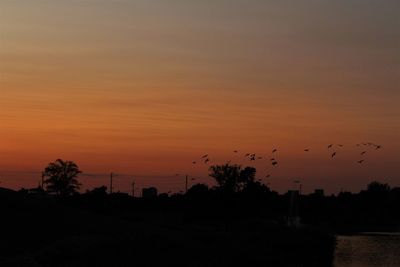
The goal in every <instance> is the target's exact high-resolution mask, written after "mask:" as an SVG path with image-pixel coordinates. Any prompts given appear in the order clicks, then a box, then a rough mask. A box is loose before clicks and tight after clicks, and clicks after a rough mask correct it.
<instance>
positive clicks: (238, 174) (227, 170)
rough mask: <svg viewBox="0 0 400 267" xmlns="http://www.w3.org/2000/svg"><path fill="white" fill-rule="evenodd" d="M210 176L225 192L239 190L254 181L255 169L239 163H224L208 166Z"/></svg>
mask: <svg viewBox="0 0 400 267" xmlns="http://www.w3.org/2000/svg"><path fill="white" fill-rule="evenodd" d="M209 175H210V176H211V177H213V178H214V179H215V181H216V182H217V184H218V185H219V187H220V188H221V189H222V190H223V191H226V192H239V191H241V190H242V189H243V188H244V187H246V186H247V185H248V184H250V183H254V181H255V176H256V169H255V168H253V167H246V168H244V169H242V167H241V166H240V165H236V164H233V165H231V164H229V163H226V164H224V165H215V166H211V167H210V174H209Z"/></svg>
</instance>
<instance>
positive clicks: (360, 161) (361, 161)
mask: <svg viewBox="0 0 400 267" xmlns="http://www.w3.org/2000/svg"><path fill="white" fill-rule="evenodd" d="M364 161H365V160H364V159H362V160H359V161H357V162H358V163H360V164H361V163H363V162H364Z"/></svg>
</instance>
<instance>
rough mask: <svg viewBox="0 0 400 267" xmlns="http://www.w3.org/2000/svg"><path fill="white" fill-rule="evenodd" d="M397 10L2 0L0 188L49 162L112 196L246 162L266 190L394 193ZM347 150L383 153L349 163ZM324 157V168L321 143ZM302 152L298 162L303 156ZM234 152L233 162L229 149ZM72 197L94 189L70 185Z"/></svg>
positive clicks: (27, 179)
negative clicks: (207, 161) (203, 160)
mask: <svg viewBox="0 0 400 267" xmlns="http://www.w3.org/2000/svg"><path fill="white" fill-rule="evenodd" d="M399 10H400V1H398V0H382V1H376V0H374V1H372V0H346V1H344V0H343V1H341V0H338V1H331V0H319V1H317V0H308V1H306V0H303V1H300V0H296V1H294V0H293V1H285V0H279V1H278V0H277V1H265V0H251V1H249V0H213V1H211V0H202V1H195V0H168V1H167V0H165V1H162V0H154V1H148V0H141V1H137V0H132V1H128V0H35V1H32V0H2V1H1V2H0V181H1V184H0V186H4V187H11V188H20V187H21V186H25V187H30V186H36V185H37V183H38V181H39V177H38V176H39V175H37V174H35V172H40V171H41V170H42V169H43V168H44V167H45V166H46V164H47V163H48V162H50V161H52V160H55V159H57V158H64V159H69V160H74V161H76V162H77V163H78V164H79V165H80V167H81V168H82V170H83V171H86V172H87V173H91V174H95V173H99V174H103V173H108V172H111V171H114V172H117V173H124V174H129V175H131V176H119V178H118V177H117V178H116V189H119V190H121V191H128V190H129V185H130V183H131V181H132V180H133V179H134V180H135V181H136V183H137V186H138V187H139V188H140V187H143V186H148V185H152V184H154V185H157V186H159V187H160V188H161V189H162V191H169V190H173V191H179V190H182V189H183V186H184V180H183V177H181V176H175V174H176V173H180V174H186V173H187V174H189V175H191V177H196V178H197V180H196V181H198V182H210V181H211V179H210V178H207V166H205V165H203V164H198V165H196V166H193V165H192V164H191V162H192V161H193V160H198V158H199V157H200V156H201V155H203V154H206V153H209V154H210V157H211V160H212V162H213V163H221V162H224V161H227V160H233V161H234V162H238V163H242V164H245V163H246V162H243V161H242V156H243V155H244V154H245V153H248V152H254V153H258V154H260V155H262V156H264V157H266V158H269V157H270V155H271V150H272V148H273V147H278V149H279V151H278V155H276V156H275V157H276V158H278V159H279V161H280V164H279V167H277V168H271V167H270V166H269V164H268V160H264V161H260V162H258V163H256V166H257V167H258V170H259V174H260V177H261V178H262V177H263V176H264V175H265V174H267V173H269V174H271V175H272V177H271V178H269V179H268V181H267V180H266V179H264V181H265V182H269V183H270V184H271V186H272V187H273V188H274V189H276V190H279V191H284V190H286V189H288V188H290V187H291V186H292V181H293V180H295V179H296V180H297V179H300V180H302V183H303V184H304V188H305V190H306V191H311V190H313V189H314V188H319V187H324V188H326V189H327V191H329V192H337V191H338V190H340V189H341V188H343V189H346V190H360V189H361V188H363V187H365V185H366V184H367V183H368V182H370V181H372V180H379V181H382V182H388V183H391V184H392V185H397V186H399V185H400V168H399V166H400V158H399V154H400V140H399V137H400V119H399V118H400V107H399V103H400V49H399V48H400V17H399ZM359 142H375V143H378V144H381V145H383V149H382V150H379V151H373V150H371V151H370V152H369V153H368V154H367V156H366V157H365V158H366V160H367V161H366V164H363V165H360V164H357V163H356V161H357V160H359V159H360V158H361V157H360V152H361V151H362V150H361V149H359V148H357V147H356V146H355V144H356V143H359ZM330 143H335V144H339V143H341V144H343V145H345V146H344V148H341V149H339V148H335V150H337V151H338V157H337V158H336V159H334V160H331V159H330V152H329V151H327V149H326V147H327V145H328V144H330ZM305 148H310V149H311V151H310V152H309V153H304V152H303V150H304V149H305ZM236 149H237V150H240V153H239V154H240V156H238V155H234V154H233V153H232V151H233V150H236ZM82 181H83V183H84V189H86V188H92V187H93V186H97V185H100V184H103V183H106V181H107V179H106V176H104V175H98V176H85V177H82Z"/></svg>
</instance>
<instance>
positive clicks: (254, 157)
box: [192, 142, 382, 178]
mask: <svg viewBox="0 0 400 267" xmlns="http://www.w3.org/2000/svg"><path fill="white" fill-rule="evenodd" d="M356 146H357V147H368V148H373V149H375V150H379V149H381V148H382V146H381V145H377V144H375V143H371V142H369V143H359V144H356ZM335 147H344V145H341V144H337V145H334V144H330V145H328V147H327V148H328V150H331V151H332V150H333V151H332V153H331V158H335V157H336V156H337V154H338V152H337V151H336V150H335V149H334V148H335ZM310 151H311V150H310V149H309V148H306V149H304V152H310ZM276 152H278V149H276V148H274V149H273V150H272V154H275V153H276ZM367 152H368V151H367V150H363V151H362V152H361V153H360V156H365V155H366V154H367ZM233 153H235V154H238V153H239V151H238V150H234V151H233ZM244 159H246V160H250V161H256V160H262V159H263V157H261V156H257V154H255V153H253V154H252V153H247V154H245V155H244ZM200 161H201V162H202V163H204V164H208V163H210V157H209V155H208V154H205V155H204V156H202V157H201V158H200ZM269 161H270V162H271V165H272V166H276V165H278V161H277V160H276V159H275V158H274V157H272V158H270V160H269ZM364 162H365V158H361V159H360V160H358V161H357V163H359V164H362V163H364ZM197 163H198V162H197V161H193V162H192V164H193V165H195V164H197ZM270 176H271V175H269V174H268V175H267V176H266V178H269V177H270Z"/></svg>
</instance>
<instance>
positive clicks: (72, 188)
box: [43, 159, 82, 196]
mask: <svg viewBox="0 0 400 267" xmlns="http://www.w3.org/2000/svg"><path fill="white" fill-rule="evenodd" d="M80 173H82V172H81V171H80V170H79V167H78V165H76V163H75V162H73V161H64V160H62V159H57V160H56V161H55V162H51V163H49V165H48V166H47V167H46V169H45V170H44V173H43V175H44V177H45V178H47V179H45V181H44V183H45V184H46V190H47V191H48V192H54V193H56V194H57V195H59V196H68V195H71V194H73V193H75V192H76V191H77V190H78V189H79V186H80V183H79V182H78V180H77V177H78V175H79V174H80Z"/></svg>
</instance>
